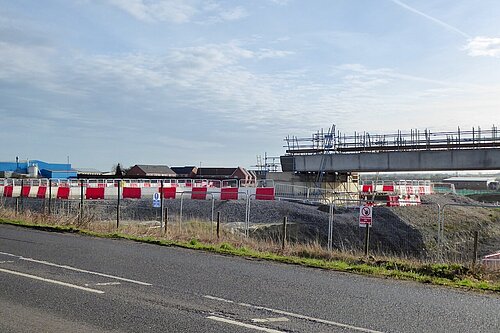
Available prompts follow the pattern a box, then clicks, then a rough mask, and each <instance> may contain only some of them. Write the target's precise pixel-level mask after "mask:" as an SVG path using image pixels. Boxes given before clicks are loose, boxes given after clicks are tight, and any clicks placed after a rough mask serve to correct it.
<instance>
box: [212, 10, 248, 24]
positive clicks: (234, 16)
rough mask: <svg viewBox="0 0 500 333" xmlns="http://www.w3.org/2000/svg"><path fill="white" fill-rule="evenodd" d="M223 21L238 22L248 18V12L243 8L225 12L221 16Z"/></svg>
mask: <svg viewBox="0 0 500 333" xmlns="http://www.w3.org/2000/svg"><path fill="white" fill-rule="evenodd" d="M219 16H220V18H221V19H222V20H223V21H237V20H239V19H242V18H244V17H247V16H248V12H247V11H246V9H245V8H243V7H235V8H231V9H227V10H223V11H221V12H220V14H219Z"/></svg>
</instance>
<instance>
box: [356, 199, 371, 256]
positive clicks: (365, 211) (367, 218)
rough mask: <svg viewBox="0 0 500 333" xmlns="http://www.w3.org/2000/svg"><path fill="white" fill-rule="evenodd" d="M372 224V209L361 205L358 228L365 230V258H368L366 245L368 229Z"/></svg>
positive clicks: (368, 239) (367, 242)
mask: <svg viewBox="0 0 500 333" xmlns="http://www.w3.org/2000/svg"><path fill="white" fill-rule="evenodd" d="M372 223H373V207H372V206H369V205H363V206H360V207H359V226H360V227H363V228H366V232H365V256H368V244H369V243H370V228H371V226H372Z"/></svg>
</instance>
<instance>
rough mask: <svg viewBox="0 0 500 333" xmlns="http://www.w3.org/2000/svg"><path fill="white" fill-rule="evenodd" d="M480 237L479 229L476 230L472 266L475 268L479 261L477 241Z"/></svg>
mask: <svg viewBox="0 0 500 333" xmlns="http://www.w3.org/2000/svg"><path fill="white" fill-rule="evenodd" d="M478 238H479V231H477V230H476V231H474V253H473V254H472V267H473V268H474V269H475V267H476V262H477V242H478Z"/></svg>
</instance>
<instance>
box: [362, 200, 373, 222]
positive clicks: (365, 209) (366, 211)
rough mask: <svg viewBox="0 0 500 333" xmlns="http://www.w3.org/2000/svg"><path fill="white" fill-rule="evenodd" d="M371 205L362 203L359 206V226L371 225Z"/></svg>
mask: <svg viewBox="0 0 500 333" xmlns="http://www.w3.org/2000/svg"><path fill="white" fill-rule="evenodd" d="M372 208H373V207H372V206H368V205H364V206H360V207H359V226H360V227H366V226H369V227H371V226H372V222H373V218H372V213H373V209H372Z"/></svg>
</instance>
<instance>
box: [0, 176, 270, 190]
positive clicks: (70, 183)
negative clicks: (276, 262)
mask: <svg viewBox="0 0 500 333" xmlns="http://www.w3.org/2000/svg"><path fill="white" fill-rule="evenodd" d="M49 183H51V184H52V186H56V187H82V186H83V187H100V188H108V187H111V188H112V187H118V186H119V185H120V186H121V187H139V188H149V187H162V186H163V187H188V188H194V187H208V188H225V187H274V181H273V180H251V181H249V180H243V179H241V180H238V179H224V180H217V179H201V178H200V179H198V178H196V179H191V178H186V179H51V180H49V179H45V178H43V179H15V178H0V186H49Z"/></svg>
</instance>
